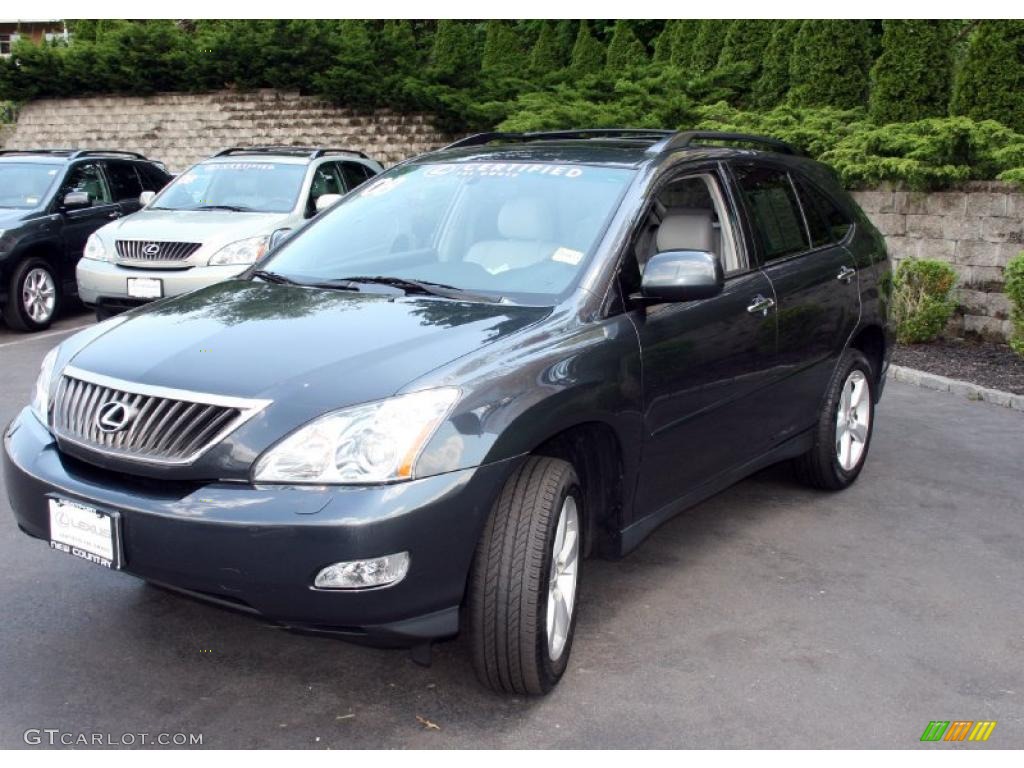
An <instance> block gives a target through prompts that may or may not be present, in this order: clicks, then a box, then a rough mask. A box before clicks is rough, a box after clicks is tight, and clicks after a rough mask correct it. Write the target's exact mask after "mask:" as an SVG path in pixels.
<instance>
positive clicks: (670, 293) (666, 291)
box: [640, 251, 725, 301]
mask: <svg viewBox="0 0 1024 768" xmlns="http://www.w3.org/2000/svg"><path fill="white" fill-rule="evenodd" d="M724 287H725V273H724V272H723V271H722V260H721V259H719V258H718V256H717V255H715V254H713V253H710V252H708V251H662V252H661V253H656V254H654V256H652V257H651V258H650V259H649V260H648V262H647V266H646V267H644V275H643V280H642V281H641V283H640V292H641V294H642V295H643V296H644V297H645V298H649V299H659V300H661V301H694V300H696V299H708V298H711V297H712V296H717V295H718V294H719V293H721V292H722V289H723V288H724Z"/></svg>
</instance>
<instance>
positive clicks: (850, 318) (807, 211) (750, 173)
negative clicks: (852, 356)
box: [734, 164, 860, 437]
mask: <svg viewBox="0 0 1024 768" xmlns="http://www.w3.org/2000/svg"><path fill="white" fill-rule="evenodd" d="M734 174H735V178H736V183H737V187H738V189H739V191H740V197H741V198H742V199H743V201H744V204H745V205H746V207H747V208H748V213H749V216H750V219H751V223H752V224H753V226H754V229H755V230H756V232H757V239H758V240H759V244H758V245H759V250H760V258H761V261H762V269H763V270H764V273H765V274H766V275H767V276H768V279H769V280H771V282H772V286H773V287H774V290H775V295H776V299H777V301H778V327H779V348H778V350H779V351H778V354H779V357H778V369H777V375H778V377H779V390H778V391H779V397H778V398H777V402H776V415H777V417H778V425H777V430H778V434H779V436H780V437H788V436H791V435H792V434H795V433H797V432H800V431H803V430H805V429H807V428H808V427H811V426H813V425H814V424H815V423H816V422H817V419H818V416H819V410H820V407H821V403H822V398H823V396H824V394H825V389H826V387H827V386H828V383H829V379H830V378H831V376H832V372H833V370H834V369H835V365H836V362H837V359H838V356H839V355H840V353H841V352H842V350H843V349H844V348H845V346H846V342H847V341H848V339H849V337H850V334H851V333H852V332H853V330H854V328H855V327H856V325H857V322H858V320H859V317H860V291H859V288H858V285H857V270H856V263H855V261H854V259H853V257H852V255H851V254H850V252H849V251H848V250H847V249H846V247H845V246H844V245H843V243H844V241H845V238H846V237H847V235H848V233H849V231H850V228H851V223H850V222H849V220H848V218H847V217H846V216H845V214H843V213H842V210H841V209H840V208H839V206H837V205H836V204H835V203H834V202H832V201H831V200H830V199H829V197H828V196H827V195H826V194H825V193H824V192H822V191H821V190H819V189H818V188H817V187H815V186H814V185H813V184H811V183H810V182H809V181H807V180H806V179H804V178H803V177H802V176H799V175H797V174H795V173H793V172H790V171H787V170H786V169H783V168H776V167H772V166H765V165H753V164H739V165H737V166H735V168H734Z"/></svg>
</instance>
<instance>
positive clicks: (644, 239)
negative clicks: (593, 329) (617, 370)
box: [630, 171, 776, 518]
mask: <svg viewBox="0 0 1024 768" xmlns="http://www.w3.org/2000/svg"><path fill="white" fill-rule="evenodd" d="M722 190H723V186H722V184H721V177H720V176H719V175H718V173H717V171H715V172H709V173H704V174H699V175H696V176H687V177H684V178H682V179H679V180H676V181H673V182H672V183H671V184H669V185H668V186H667V187H666V188H664V189H663V190H662V191H661V192H660V193H659V194H658V196H657V198H656V200H655V203H654V206H653V209H652V215H653V219H654V220H653V221H649V222H648V223H647V224H646V225H645V227H644V230H643V231H641V232H640V233H639V234H638V237H637V246H636V247H635V251H636V254H637V256H638V260H637V263H638V266H639V268H640V270H642V263H643V262H644V260H645V259H644V255H645V254H650V253H654V252H659V251H666V250H710V251H713V252H715V253H716V254H718V255H719V256H720V257H721V258H722V261H723V266H724V268H725V270H726V284H725V289H724V291H723V292H722V293H721V294H719V295H718V296H715V297H713V298H710V299H705V300H701V301H691V302H678V303H662V304H656V305H647V306H643V307H638V308H634V309H633V310H632V311H631V312H630V318H631V319H632V320H633V323H634V325H635V327H636V330H637V334H638V336H639V341H640V350H641V357H642V361H643V411H644V413H643V418H644V430H645V435H644V447H643V458H642V466H641V470H640V482H639V486H638V488H637V503H636V507H635V509H636V515H637V518H641V517H644V516H649V515H655V516H656V517H659V518H660V517H661V516H663V515H664V514H666V513H668V512H671V511H672V509H673V508H674V507H676V506H680V505H681V502H683V501H684V500H685V499H688V498H692V497H693V496H695V495H700V491H701V489H702V488H703V487H706V486H710V485H712V484H713V483H714V481H715V480H716V478H719V477H720V476H722V475H725V474H727V473H728V472H729V470H731V469H736V468H737V467H740V466H742V465H743V464H745V463H747V462H749V461H750V460H752V459H754V458H756V457H757V456H758V455H760V454H761V453H762V452H763V451H764V450H765V448H766V446H767V444H768V439H769V438H768V435H767V434H766V430H765V426H764V423H763V422H764V413H763V410H764V406H763V403H762V401H761V400H760V399H759V398H758V397H757V396H756V393H757V391H758V390H759V389H762V388H763V387H764V386H765V385H766V384H767V383H768V382H769V377H770V368H771V366H772V364H773V361H774V359H775V336H776V326H775V313H774V311H773V305H774V295H773V293H772V286H771V283H770V281H769V280H768V278H767V277H766V276H765V275H764V274H762V273H761V272H760V271H759V270H757V269H756V268H752V266H751V264H750V263H749V262H748V259H747V255H746V249H745V248H744V246H743V239H742V235H741V233H740V230H739V228H738V227H737V226H735V222H736V218H735V215H734V213H733V211H732V209H731V207H729V205H728V204H727V202H726V201H727V198H726V196H724V195H723V193H722ZM634 282H635V281H634ZM659 512H660V513H661V514H660V515H659V514H658V513H659Z"/></svg>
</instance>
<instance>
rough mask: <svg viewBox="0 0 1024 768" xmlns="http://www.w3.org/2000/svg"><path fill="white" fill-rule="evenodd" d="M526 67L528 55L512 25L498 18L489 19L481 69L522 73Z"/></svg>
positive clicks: (505, 73)
mask: <svg viewBox="0 0 1024 768" xmlns="http://www.w3.org/2000/svg"><path fill="white" fill-rule="evenodd" d="M525 67H526V56H525V54H524V52H523V48H522V46H521V45H520V44H519V36H518V35H517V34H516V31H515V30H514V29H513V28H512V25H511V24H509V23H508V22H505V21H499V20H497V19H492V20H491V21H488V22H487V34H486V37H485V39H484V52H483V58H482V60H481V62H480V68H481V70H483V71H484V72H487V73H494V74H504V75H510V74H518V75H522V74H523V69H524V68H525Z"/></svg>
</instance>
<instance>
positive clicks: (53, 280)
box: [4, 257, 61, 331]
mask: <svg viewBox="0 0 1024 768" xmlns="http://www.w3.org/2000/svg"><path fill="white" fill-rule="evenodd" d="M60 298H61V297H60V282H59V281H58V280H57V275H56V273H55V272H54V270H53V267H51V266H50V265H49V263H47V262H46V261H45V260H43V259H40V258H38V257H29V258H27V259H24V260H22V261H21V263H19V264H18V265H17V266H16V267H15V268H14V272H13V273H12V274H11V282H10V285H9V286H8V292H7V304H6V306H5V307H4V320H5V321H6V323H7V325H8V326H9V327H10V328H13V329H14V330H16V331H44V330H46V329H47V328H49V327H50V323H52V322H53V319H54V318H55V317H56V316H57V312H58V311H59V310H60Z"/></svg>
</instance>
